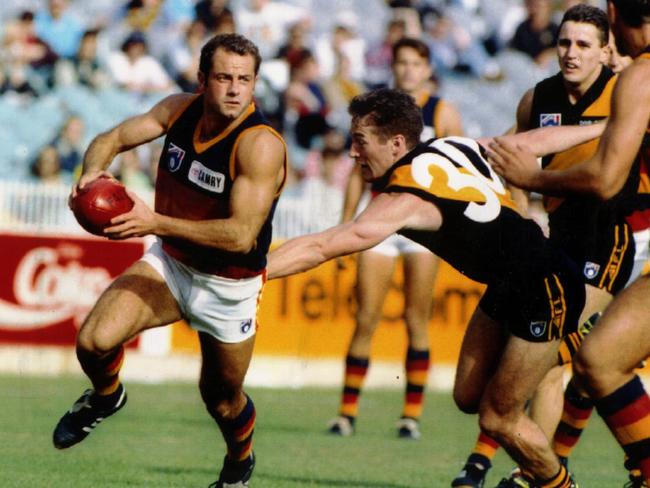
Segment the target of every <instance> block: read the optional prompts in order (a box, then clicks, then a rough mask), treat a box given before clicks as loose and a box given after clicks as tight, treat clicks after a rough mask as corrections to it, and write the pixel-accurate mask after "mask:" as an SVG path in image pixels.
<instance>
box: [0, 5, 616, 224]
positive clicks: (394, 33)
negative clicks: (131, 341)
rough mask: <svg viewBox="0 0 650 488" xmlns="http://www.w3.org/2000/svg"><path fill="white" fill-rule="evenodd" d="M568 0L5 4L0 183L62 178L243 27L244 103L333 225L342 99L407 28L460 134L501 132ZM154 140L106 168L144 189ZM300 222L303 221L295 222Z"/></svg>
mask: <svg viewBox="0 0 650 488" xmlns="http://www.w3.org/2000/svg"><path fill="white" fill-rule="evenodd" d="M575 3H580V2H579V1H576V0H393V1H389V0H277V1H276V0H230V1H229V0H128V1H126V0H122V1H119V0H118V1H116V0H93V1H92V2H88V1H82V0H4V1H3V7H2V10H1V11H0V38H1V39H2V43H1V46H0V147H1V148H2V150H1V151H0V183H1V182H8V181H38V182H41V183H44V184H58V183H60V184H65V185H69V184H70V183H71V182H72V181H73V179H74V177H75V174H77V173H78V172H79V165H80V162H81V158H82V155H83V152H84V149H85V147H86V146H87V144H88V142H89V141H90V139H92V137H94V136H95V135H96V134H97V133H98V132H100V131H102V130H105V129H107V128H109V127H111V126H112V125H114V124H116V123H117V122H119V121H120V120H121V119H123V118H125V117H126V116H129V115H132V114H135V113H138V112H141V111H144V110H146V109H148V108H149V107H150V106H151V105H153V104H154V103H155V102H156V101H157V100H159V99H160V98H162V97H164V96H165V95H167V94H169V93H172V92H175V91H178V90H184V91H194V90H196V89H197V75H196V73H197V68H198V58H199V52H200V49H201V46H202V45H203V44H204V42H205V41H206V40H207V39H208V38H209V37H211V36H213V35H215V34H218V33H223V32H239V33H241V34H244V35H246V36H247V37H249V38H250V39H252V40H253V41H254V42H255V43H256V44H257V45H258V46H259V48H260V51H261V54H262V56H263V59H264V62H263V63H262V68H261V72H260V79H259V81H258V86H257V91H256V100H257V103H258V104H259V105H260V106H261V107H262V108H263V110H264V112H265V113H266V114H267V116H268V117H269V119H270V120H271V121H272V123H273V125H274V126H275V127H276V128H277V129H278V130H279V131H280V132H281V133H282V134H283V135H284V136H285V139H286V141H287V143H288V146H289V148H290V156H291V174H290V180H289V181H290V184H289V186H288V189H287V191H286V194H287V196H288V197H289V198H293V199H296V200H299V201H300V205H301V207H303V208H304V206H305V205H307V206H313V208H314V209H315V211H318V209H327V211H326V215H325V216H324V218H328V217H327V216H330V217H329V218H331V219H332V220H334V221H331V222H323V223H322V224H329V223H335V220H336V219H337V218H338V217H337V216H338V211H339V209H340V207H341V205H342V200H343V191H344V188H345V183H346V179H347V174H348V172H349V170H350V168H351V165H352V163H351V161H350V160H349V158H348V157H347V153H346V149H345V145H346V131H347V128H348V124H349V120H348V115H347V112H346V108H347V104H348V102H349V100H350V99H351V98H352V97H353V96H355V95H357V94H359V93H361V92H363V91H365V90H367V89H369V88H375V87H379V86H386V85H389V86H390V85H391V69H390V65H391V46H392V44H393V43H394V42H396V41H397V40H398V39H400V38H401V37H403V36H409V37H416V38H420V39H422V40H423V41H425V42H426V43H427V44H428V45H429V47H430V49H431V53H432V58H431V62H432V64H433V65H434V67H435V74H434V76H433V77H432V79H431V83H432V86H433V87H434V89H435V90H437V91H438V92H439V94H440V95H441V96H443V97H445V98H446V99H447V100H448V101H450V102H451V103H452V104H454V105H455V106H456V107H457V109H458V111H459V112H460V114H461V116H462V119H463V125H464V128H465V132H466V134H467V135H468V136H470V137H478V136H481V135H492V134H498V133H502V132H504V131H506V130H507V129H508V128H509V127H510V126H511V125H512V123H513V121H514V113H515V108H516V104H517V101H518V100H519V97H520V96H521V94H522V93H523V92H524V91H525V90H526V89H528V88H530V87H531V86H533V85H534V83H535V82H537V81H539V80H540V79H542V78H543V77H545V76H548V75H549V74H552V73H554V72H555V71H556V70H557V63H556V61H555V54H554V49H553V48H554V45H555V40H556V35H557V26H558V23H559V18H560V17H561V15H562V13H563V12H564V11H565V10H566V9H567V8H568V7H570V6H571V5H573V4H575ZM591 3H594V4H596V5H598V6H601V7H603V6H604V1H595V2H591ZM160 146H161V141H156V142H154V143H152V144H149V145H147V146H145V147H141V148H138V149H137V150H134V151H131V152H128V153H125V154H123V155H121V156H120V157H119V158H118V160H116V161H115V163H114V164H113V166H112V168H111V170H112V171H113V172H114V173H115V174H116V175H117V176H118V177H119V178H120V179H121V180H122V181H123V182H124V183H125V184H126V185H127V186H129V187H131V188H133V189H135V190H142V191H147V190H150V189H151V188H152V185H153V181H154V178H155V168H156V164H157V161H158V157H159V154H160ZM303 230H309V229H303Z"/></svg>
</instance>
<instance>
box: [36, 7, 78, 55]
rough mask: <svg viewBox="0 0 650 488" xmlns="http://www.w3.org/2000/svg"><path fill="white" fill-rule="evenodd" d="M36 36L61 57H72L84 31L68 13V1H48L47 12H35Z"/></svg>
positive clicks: (42, 10)
mask: <svg viewBox="0 0 650 488" xmlns="http://www.w3.org/2000/svg"><path fill="white" fill-rule="evenodd" d="M35 24H36V34H37V35H38V36H39V37H40V38H41V39H43V41H45V42H46V43H47V44H48V45H49V46H51V47H52V49H53V50H54V52H55V53H56V54H57V55H59V56H61V57H68V58H71V57H73V56H74V55H75V54H76V53H77V50H78V48H79V41H80V40H81V36H82V34H83V32H84V30H85V27H84V25H83V23H82V22H81V20H79V19H78V18H77V17H76V16H75V15H73V14H72V13H70V12H69V11H68V0H48V8H47V10H44V9H41V10H39V11H37V13H36V17H35Z"/></svg>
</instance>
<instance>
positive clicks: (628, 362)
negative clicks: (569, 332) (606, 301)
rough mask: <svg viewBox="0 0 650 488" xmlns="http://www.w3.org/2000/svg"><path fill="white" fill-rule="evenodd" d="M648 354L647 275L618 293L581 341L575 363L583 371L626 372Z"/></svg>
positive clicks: (649, 298) (649, 305) (649, 288)
mask: <svg viewBox="0 0 650 488" xmlns="http://www.w3.org/2000/svg"><path fill="white" fill-rule="evenodd" d="M648 355H650V276H646V277H642V278H639V279H637V281H636V282H634V283H633V284H632V285H630V286H629V287H628V288H627V289H625V290H623V291H622V292H621V293H619V295H617V297H616V299H615V300H614V301H613V302H612V303H611V304H610V306H609V307H607V309H606V310H605V313H604V314H603V316H602V317H601V319H600V320H599V321H598V324H597V325H596V327H594V329H593V331H591V333H590V334H589V335H588V336H587V338H586V339H585V341H584V342H583V344H582V347H581V348H580V350H579V351H578V355H577V357H576V362H577V363H578V367H579V368H582V369H583V370H584V369H587V370H592V371H596V372H598V371H599V370H609V371H611V372H612V373H615V374H616V373H629V372H631V371H632V370H633V369H634V368H635V367H636V366H637V365H638V364H639V362H640V361H643V360H644V359H646V357H648ZM598 374H600V373H598Z"/></svg>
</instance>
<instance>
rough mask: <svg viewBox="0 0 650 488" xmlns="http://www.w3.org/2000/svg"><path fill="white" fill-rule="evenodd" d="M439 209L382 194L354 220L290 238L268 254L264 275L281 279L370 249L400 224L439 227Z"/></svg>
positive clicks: (401, 195) (416, 200)
mask: <svg viewBox="0 0 650 488" xmlns="http://www.w3.org/2000/svg"><path fill="white" fill-rule="evenodd" d="M441 221H442V218H441V217H440V213H439V212H438V210H437V209H436V208H435V207H434V206H433V205H432V204H429V203H426V202H424V201H422V200H421V199H419V198H418V197H416V196H414V195H410V194H407V193H399V194H397V193H382V194H380V195H377V196H376V197H375V198H373V199H372V201H371V202H370V204H369V205H368V207H367V208H366V209H365V210H364V211H363V212H362V213H361V214H360V215H359V216H358V217H357V218H356V219H355V220H353V221H351V222H347V223H344V224H341V225H337V226H335V227H331V228H329V229H327V230H325V231H323V232H319V233H317V234H310V235H306V236H301V237H297V238H295V239H291V240H289V241H287V242H285V243H284V244H283V245H281V246H280V247H279V248H277V249H276V250H275V251H273V252H271V253H270V254H269V258H268V264H267V276H268V277H269V279H273V278H281V277H283V276H288V275H292V274H296V273H300V272H303V271H307V270H308V269H311V268H315V267H316V266H318V265H319V264H322V263H324V262H325V261H328V260H330V259H333V258H336V257H339V256H344V255H346V254H352V253H355V252H359V251H363V250H365V249H369V248H371V247H373V246H375V245H377V244H379V243H380V242H381V241H383V240H384V239H386V238H387V237H388V236H390V235H391V234H394V233H395V232H397V231H398V230H399V229H401V228H403V227H411V226H413V227H420V226H426V227H427V228H430V229H431V230H432V231H433V230H437V229H438V228H439V227H440V223H441Z"/></svg>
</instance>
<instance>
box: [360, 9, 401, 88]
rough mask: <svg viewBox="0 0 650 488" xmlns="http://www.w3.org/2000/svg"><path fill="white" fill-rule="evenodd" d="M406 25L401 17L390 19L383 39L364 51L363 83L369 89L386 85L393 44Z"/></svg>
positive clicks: (389, 76) (388, 78) (391, 62)
mask: <svg viewBox="0 0 650 488" xmlns="http://www.w3.org/2000/svg"><path fill="white" fill-rule="evenodd" d="M405 33H406V26H405V24H404V21H403V20H401V19H392V20H391V21H390V22H389V23H388V25H387V26H386V32H385V34H384V37H383V39H382V40H381V41H380V42H379V43H378V44H375V45H374V46H371V47H370V48H369V49H368V50H367V51H366V77H365V80H364V81H365V84H366V85H368V87H369V88H370V89H374V88H381V87H385V86H388V84H389V82H390V79H391V77H392V71H391V65H392V64H393V44H395V43H396V42H397V41H399V40H400V39H402V38H403V37H404V36H405Z"/></svg>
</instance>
